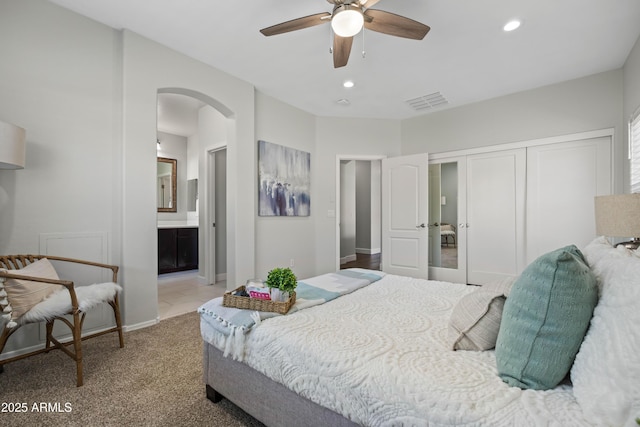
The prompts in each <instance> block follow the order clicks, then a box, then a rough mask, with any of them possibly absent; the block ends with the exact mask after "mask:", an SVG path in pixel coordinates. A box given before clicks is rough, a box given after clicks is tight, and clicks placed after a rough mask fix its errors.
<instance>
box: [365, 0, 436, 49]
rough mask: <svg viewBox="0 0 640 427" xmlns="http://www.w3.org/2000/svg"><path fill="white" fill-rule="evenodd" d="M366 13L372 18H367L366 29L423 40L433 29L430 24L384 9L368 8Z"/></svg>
mask: <svg viewBox="0 0 640 427" xmlns="http://www.w3.org/2000/svg"><path fill="white" fill-rule="evenodd" d="M371 1H375V0H371ZM367 3H368V2H367ZM364 14H365V16H368V17H369V18H372V19H371V20H368V19H365V22H364V27H365V28H366V29H368V30H372V31H377V32H379V33H384V34H389V35H391V36H396V37H404V38H406V39H413V40H422V39H423V38H424V36H426V35H427V33H428V32H429V30H430V29H431V28H429V26H427V25H424V24H422V23H420V22H418V21H414V20H413V19H409V18H406V17H404V16H400V15H396V14H395V13H391V12H385V11H383V10H377V9H374V10H371V9H367V10H366V11H365V13H364Z"/></svg>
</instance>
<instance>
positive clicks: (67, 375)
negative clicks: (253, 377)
mask: <svg viewBox="0 0 640 427" xmlns="http://www.w3.org/2000/svg"><path fill="white" fill-rule="evenodd" d="M83 353H84V354H83V359H84V386H82V387H76V376H75V362H74V361H73V360H71V359H70V358H69V357H68V356H66V355H65V354H64V353H62V352H61V351H60V350H54V351H52V352H49V353H48V354H40V355H37V356H33V357H30V358H27V359H23V360H19V361H16V362H13V363H9V364H7V365H5V366H4V368H5V369H4V373H2V374H0V404H1V405H2V407H1V408H0V411H1V412H2V413H0V424H1V425H7V426H9V425H11V426H26V425H29V426H39V425H42V426H44V425H46V426H51V425H55V426H123V425H124V426H128V425H131V426H205V425H206V426H223V427H226V426H229V427H232V426H262V424H260V423H259V422H258V421H256V420H255V419H253V418H252V417H251V416H249V415H247V414H246V413H244V412H243V411H242V410H241V409H239V408H238V407H236V406H235V405H233V404H232V403H230V402H229V401H227V400H223V401H222V402H220V403H217V404H214V403H212V402H211V401H209V400H207V398H206V396H205V386H204V384H203V380H202V338H201V337H200V326H199V319H198V315H197V314H196V313H189V314H185V315H182V316H178V317H174V318H170V319H167V320H163V321H162V322H160V323H159V324H158V325H155V326H152V327H149V328H145V329H140V330H137V331H132V332H129V333H125V347H124V348H122V349H121V348H119V346H118V338H117V335H116V334H107V335H103V336H101V337H97V338H93V339H90V340H87V341H84V342H83ZM23 403H26V404H27V412H23V413H15V412H6V411H7V410H9V411H11V410H15V406H14V405H11V404H19V406H18V407H20V405H22V404H23ZM41 403H44V404H45V406H47V407H48V408H49V409H50V410H53V411H54V412H39V411H37V410H35V409H34V404H35V407H36V408H39V407H40V405H41Z"/></svg>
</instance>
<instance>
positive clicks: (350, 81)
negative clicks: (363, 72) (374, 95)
mask: <svg viewBox="0 0 640 427" xmlns="http://www.w3.org/2000/svg"><path fill="white" fill-rule="evenodd" d="M355 85H356V84H355V83H354V82H353V80H346V81H345V82H344V83H342V86H344V87H346V88H350V87H354V86H355Z"/></svg>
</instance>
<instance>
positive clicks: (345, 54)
mask: <svg viewBox="0 0 640 427" xmlns="http://www.w3.org/2000/svg"><path fill="white" fill-rule="evenodd" d="M379 1H380V0H352V1H351V0H327V2H329V3H331V4H333V5H334V6H333V11H332V12H331V13H329V12H322V13H316V14H314V15H309V16H304V17H302V18H297V19H292V20H291V21H286V22H282V23H280V24H276V25H273V26H271V27H267V28H263V29H262V30H260V32H261V33H262V34H264V35H265V36H275V35H276V34H283V33H288V32H290V31H296V30H302V29H303V28H308V27H313V26H315V25H321V24H324V23H327V22H331V28H332V29H333V33H334V35H333V49H332V50H333V66H334V68H339V67H344V66H345V65H347V62H348V61H349V54H350V53H351V45H352V44H353V36H355V35H356V34H358V33H359V32H360V30H361V29H362V27H363V26H364V28H366V29H368V30H372V31H377V32H379V33H384V34H388V35H391V36H396V37H404V38H407V39H413V40H422V39H423V38H424V36H426V35H427V33H428V32H429V30H430V28H429V27H428V26H427V25H424V24H422V23H420V22H418V21H414V20H413V19H409V18H406V17H404V16H400V15H396V14H394V13H391V12H385V11H383V10H377V9H370V7H371V6H373V5H375V4H376V3H378V2H379Z"/></svg>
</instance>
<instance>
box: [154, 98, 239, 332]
mask: <svg viewBox="0 0 640 427" xmlns="http://www.w3.org/2000/svg"><path fill="white" fill-rule="evenodd" d="M157 107H158V108H157V109H158V121H157V125H158V128H157V135H158V141H157V142H158V149H159V150H162V151H158V153H161V152H162V154H163V155H165V154H167V153H170V154H171V157H172V158H174V159H176V160H177V171H178V173H177V179H176V181H177V185H176V187H177V203H176V209H175V211H173V212H171V213H164V212H163V213H161V214H160V213H159V214H158V217H157V220H158V226H160V224H161V222H162V221H163V222H164V223H165V224H162V225H163V226H166V225H167V223H168V224H169V225H171V227H173V226H174V225H175V227H178V228H177V230H178V232H182V233H183V234H184V228H182V227H185V228H187V229H189V230H191V231H194V232H195V235H196V236H197V238H196V240H194V242H193V245H192V246H193V249H192V252H196V253H198V254H199V255H198V256H197V259H198V260H199V262H198V264H197V265H195V268H194V269H191V270H188V271H181V272H177V273H169V274H162V275H159V276H158V315H159V318H160V319H161V320H162V319H166V318H169V317H172V316H176V315H180V314H184V313H188V312H191V311H195V310H196V309H197V308H198V307H199V306H200V305H202V304H203V303H204V302H206V301H208V300H210V299H212V298H215V297H218V296H221V295H222V294H223V293H224V292H225V290H226V283H225V282H224V280H225V279H226V265H227V262H226V258H225V259H222V260H218V261H217V262H215V260H214V264H213V265H212V266H213V268H215V265H217V266H218V267H217V268H216V270H217V272H218V273H219V274H218V280H216V274H215V272H216V270H209V268H211V267H212V266H209V265H208V262H207V260H209V259H210V258H211V256H212V255H213V254H215V253H216V252H211V251H212V248H213V250H215V249H216V248H218V250H217V253H218V254H222V256H225V255H226V207H227V204H226V193H227V192H226V170H227V169H226V145H224V146H222V150H220V149H219V148H220V144H211V143H210V142H209V141H211V140H214V139H216V140H217V139H218V138H222V135H226V131H227V126H226V119H225V117H224V116H223V115H222V113H220V112H219V111H218V110H217V109H216V108H214V107H213V106H212V105H210V104H209V103H206V102H203V101H201V100H200V99H198V97H196V95H195V94H194V96H190V95H187V94H182V93H172V92H171V93H170V92H162V91H158V106H157ZM212 134H214V135H213V136H212ZM214 137H215V138H214ZM212 145H213V146H214V147H215V149H212V148H211V146H212ZM167 150H170V151H167ZM212 153H215V154H212ZM159 155H160V154H159ZM216 187H217V188H216ZM209 190H211V196H209V195H208V194H207V192H208V191H209ZM216 196H217V198H218V200H217V201H216ZM211 218H213V221H212V220H211ZM216 218H218V222H219V224H218V228H219V232H218V233H214V232H212V231H211V230H210V229H209V227H207V225H210V224H213V223H214V221H215V219H216ZM220 223H221V224H220ZM216 237H217V238H216ZM220 241H221V242H222V243H220ZM216 243H217V244H216ZM160 245H161V242H160V240H159V241H158V248H157V250H158V251H160V249H161V247H160ZM219 256H220V255H219ZM211 271H214V273H213V274H211V273H210V272H211ZM220 273H222V276H220ZM210 277H212V278H210ZM210 285H214V286H210Z"/></svg>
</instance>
